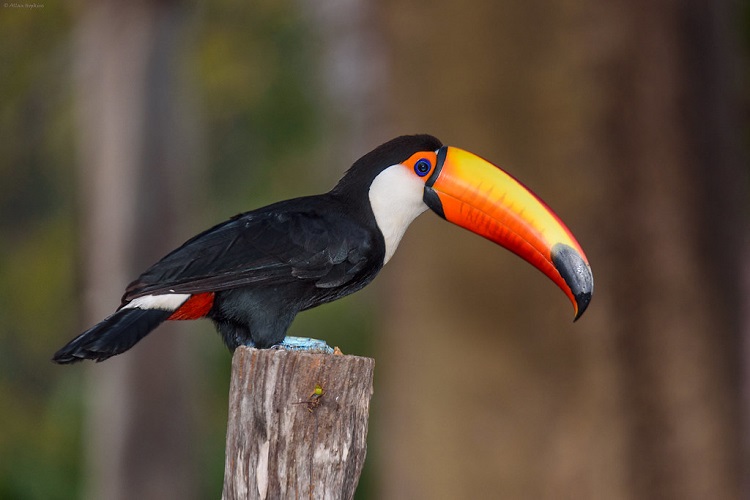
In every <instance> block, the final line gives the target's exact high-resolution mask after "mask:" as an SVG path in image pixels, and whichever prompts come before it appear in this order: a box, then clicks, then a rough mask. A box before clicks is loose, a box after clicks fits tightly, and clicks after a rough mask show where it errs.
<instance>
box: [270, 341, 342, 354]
mask: <svg viewBox="0 0 750 500" xmlns="http://www.w3.org/2000/svg"><path fill="white" fill-rule="evenodd" d="M271 349H287V350H289V351H305V352H321V353H326V354H333V348H332V347H331V346H329V345H328V344H326V342H325V340H318V339H311V338H308V337H286V338H284V340H282V341H281V342H280V343H278V344H276V345H274V346H273V347H271Z"/></svg>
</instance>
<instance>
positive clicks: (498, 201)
mask: <svg viewBox="0 0 750 500" xmlns="http://www.w3.org/2000/svg"><path fill="white" fill-rule="evenodd" d="M424 201H425V203H427V205H428V206H429V207H430V208H431V209H432V210H434V211H435V212H437V213H438V214H439V215H440V216H442V217H443V218H445V219H446V220H448V221H450V222H453V223H455V224H457V225H459V226H461V227H464V228H466V229H468V230H469V231H472V232H474V233H476V234H479V235H481V236H483V237H485V238H487V239H489V240H491V241H494V242H495V243H497V244H499V245H501V246H503V247H505V248H507V249H508V250H510V251H511V252H513V253H515V254H517V255H519V256H520V257H521V258H523V259H524V260H526V261H528V262H529V263H531V264H532V265H533V266H534V267H536V268H537V269H539V270H540V271H542V272H543V273H544V274H546V275H547V276H548V277H549V278H550V279H551V280H552V281H554V282H555V283H556V284H557V286H559V287H560V288H561V289H562V290H563V291H564V292H565V293H566V295H567V296H568V298H569V299H570V300H571V302H572V303H573V307H574V308H575V318H576V319H578V318H579V317H580V316H581V315H582V314H583V312H584V311H585V310H586V307H587V306H588V304H589V301H590V300H591V294H592V293H593V289H594V279H593V275H592V274H591V268H590V266H589V263H588V260H587V259H586V255H585V254H584V253H583V250H582V249H581V247H580V245H579V244H578V242H577V241H576V240H575V238H574V237H573V235H572V234H571V232H570V230H568V228H567V227H566V226H565V224H563V222H562V221H561V220H560V219H559V218H558V217H557V215H555V214H554V212H552V210H551V209H550V208H549V207H548V206H547V205H546V204H545V203H544V202H543V201H542V200H540V199H539V198H538V197H537V196H536V195H534V194H533V193H532V192H531V191H530V190H529V189H527V188H526V187H525V186H524V185H523V184H521V183H520V182H518V181H517V180H516V179H514V178H513V177H511V176H510V175H509V174H507V173H506V172H504V171H503V170H501V169H500V168H499V167H497V166H496V165H493V164H492V163H490V162H488V161H486V160H484V159H482V158H480V157H479V156H476V155H474V154H472V153H469V152H468V151H464V150H462V149H458V148H455V147H448V146H443V147H442V148H440V149H439V150H438V152H437V163H436V165H435V168H434V170H433V171H432V172H431V175H430V177H429V178H428V179H427V181H426V183H425V192H424Z"/></svg>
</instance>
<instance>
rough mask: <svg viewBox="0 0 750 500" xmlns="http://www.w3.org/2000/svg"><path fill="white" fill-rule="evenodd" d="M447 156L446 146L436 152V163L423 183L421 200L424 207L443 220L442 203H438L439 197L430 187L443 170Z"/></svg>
mask: <svg viewBox="0 0 750 500" xmlns="http://www.w3.org/2000/svg"><path fill="white" fill-rule="evenodd" d="M447 155H448V146H443V147H441V148H440V149H438V151H437V162H436V163H435V168H434V169H433V171H432V174H431V175H430V177H428V178H427V181H426V182H425V183H424V195H423V196H422V200H423V201H424V202H425V205H427V206H428V207H430V209H432V211H433V212H435V213H436V214H438V215H439V216H440V217H442V218H443V219H445V212H444V211H443V203H442V202H441V201H440V197H438V195H437V193H436V192H435V190H434V189H432V185H433V184H435V181H436V180H437V178H438V177H440V172H441V171H442V170H443V163H445V157H446V156H447Z"/></svg>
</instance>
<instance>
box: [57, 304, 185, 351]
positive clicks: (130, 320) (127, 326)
mask: <svg viewBox="0 0 750 500" xmlns="http://www.w3.org/2000/svg"><path fill="white" fill-rule="evenodd" d="M172 312H173V311H163V310H160V309H139V308H137V307H133V308H126V309H120V310H119V311H117V312H116V313H114V314H113V315H111V316H109V317H108V318H106V319H105V320H103V321H102V322H101V323H99V324H97V325H95V326H93V327H91V328H89V329H88V330H86V331H85V332H83V333H82V334H80V335H79V336H78V337H76V338H74V339H73V340H71V341H70V342H68V344H67V345H66V346H65V347H63V348H62V349H60V350H59V351H57V352H56V353H55V355H54V356H53V357H52V361H54V362H55V363H60V364H67V363H75V362H77V361H82V360H84V359H93V360H96V361H104V360H105V359H107V358H109V357H111V356H114V355H115V354H120V353H123V352H125V351H127V350H128V349H130V348H131V347H133V346H134V345H135V344H136V343H137V342H138V341H139V340H141V339H142V338H143V337H145V336H146V335H148V333H149V332H150V331H151V330H153V329H154V328H156V327H157V326H159V324H160V323H161V322H162V321H165V320H166V319H167V318H169V316H170V315H171V314H172Z"/></svg>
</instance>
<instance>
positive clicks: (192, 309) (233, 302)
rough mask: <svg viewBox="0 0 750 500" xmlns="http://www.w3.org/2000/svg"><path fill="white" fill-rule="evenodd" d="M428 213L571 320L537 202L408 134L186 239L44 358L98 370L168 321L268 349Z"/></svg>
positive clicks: (348, 287)
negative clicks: (316, 187) (541, 283)
mask: <svg viewBox="0 0 750 500" xmlns="http://www.w3.org/2000/svg"><path fill="white" fill-rule="evenodd" d="M427 209H431V210H432V211H433V212H435V213H437V214H438V215H439V216H440V217H442V218H443V219H445V220H447V221H449V222H452V223H454V224H457V225H459V226H462V227H464V228H466V229H468V230H469V231H472V232H474V233H476V234H478V235H480V236H483V237H485V238H487V239H489V240H491V241H493V242H495V243H497V244H499V245H501V246H503V247H505V248H507V249H508V250H510V251H512V252H514V253H516V254H517V255H519V256H520V257H522V258H523V259H525V260H526V261H528V262H529V263H531V264H532V265H533V266H535V267H536V268H538V269H539V270H540V271H541V272H542V273H544V274H545V275H547V277H548V278H549V279H551V280H552V281H553V282H554V283H555V284H557V286H559V287H560V288H561V289H562V290H563V292H565V294H566V295H567V296H568V298H569V299H570V301H571V302H572V303H573V307H574V309H575V319H578V318H579V317H580V316H581V314H583V312H584V311H585V310H586V307H587V306H588V304H589V301H590V300H591V294H592V292H593V287H594V282H593V275H592V273H591V268H590V266H589V263H588V260H587V258H586V256H585V254H584V253H583V250H582V249H581V247H580V245H579V244H578V243H577V242H576V240H575V238H574V237H573V235H572V234H571V232H570V231H569V230H568V229H567V228H566V226H565V225H564V224H563V223H562V221H561V220H560V219H559V218H558V217H557V216H556V215H555V214H554V213H553V212H552V210H551V209H550V208H549V207H548V206H547V205H546V204H545V203H544V202H542V201H541V200H540V199H539V198H538V197H537V196H535V195H534V194H533V193H532V192H531V191H530V190H529V189H527V188H526V187H524V185H523V184H521V183H520V182H519V181H517V180H516V179H515V178H513V177H512V176H511V175H509V174H508V173H506V172H504V171H503V170H501V169H500V168H499V167H497V166H495V165H494V164H492V163H490V162H489V161H487V160H485V159H483V158H481V157H479V156H477V155H474V154H472V153H469V152H468V151H464V150H462V149H459V148H456V147H453V146H444V145H443V144H442V143H441V142H440V141H439V140H438V139H436V138H435V137H433V136H431V135H407V136H401V137H397V138H395V139H393V140H391V141H389V142H386V143H385V144H383V145H381V146H379V147H377V148H375V149H374V150H373V151H371V152H369V153H367V154H366V155H365V156H363V157H362V158H360V159H359V160H357V161H356V162H355V163H354V164H353V165H352V166H351V168H350V169H349V170H348V171H347V172H346V173H345V175H344V176H343V177H342V178H341V180H340V181H339V182H338V183H337V184H336V186H335V187H334V188H333V189H332V190H331V191H329V192H328V193H325V194H321V195H316V196H306V197H301V198H295V199H291V200H286V201H281V202H278V203H274V204H271V205H268V206H266V207H263V208H258V209H256V210H252V211H249V212H245V213H241V214H239V215H237V216H235V217H232V218H231V219H229V220H227V221H225V222H223V223H220V224H218V225H216V226H214V227H212V228H210V229H208V230H206V231H204V232H202V233H200V234H198V235H197V236H195V237H193V238H191V239H189V240H188V241H186V242H185V243H184V244H183V245H182V246H180V247H179V248H177V249H176V250H174V251H172V252H171V253H169V254H167V255H166V256H165V257H164V258H162V259H161V260H160V261H158V262H157V263H156V264H154V265H153V266H151V267H150V268H149V269H147V270H146V271H145V272H144V273H143V274H141V275H140V276H139V277H138V279H136V280H135V281H133V282H132V283H130V285H128V287H127V288H126V290H125V294H124V295H123V297H122V302H121V304H120V306H119V308H118V309H117V310H116V311H115V312H114V313H113V314H112V315H110V316H109V317H107V318H105V319H104V320H103V321H101V322H100V323H99V324H97V325H95V326H93V327H92V328H90V329H88V330H86V331H85V332H83V333H82V334H80V335H79V336H77V337H76V338H74V339H73V340H71V341H70V342H69V343H68V344H67V345H65V346H64V347H63V348H61V349H60V350H59V351H57V353H55V355H54V357H53V361H55V362H57V363H74V362H76V361H81V360H83V359H93V360H96V361H103V360H105V359H107V358H109V357H111V356H114V355H116V354H120V353H122V352H125V351H127V350H128V349H130V348H131V347H133V346H134V345H135V344H136V343H137V342H138V341H139V340H141V339H142V338H143V337H144V336H146V335H147V334H148V333H149V332H151V331H152V330H153V329H155V328H156V327H157V326H158V325H159V324H161V323H162V322H164V321H168V320H189V319H198V318H209V319H211V320H212V321H213V322H214V323H215V325H216V328H217V330H218V332H219V333H220V335H221V336H222V338H223V340H224V342H225V344H226V345H227V347H228V348H229V349H230V350H234V349H235V348H236V347H237V346H240V345H249V346H254V347H257V348H269V347H272V346H276V345H279V344H280V343H282V341H283V340H284V338H285V336H286V332H287V329H288V328H289V326H290V325H291V323H292V320H293V319H294V317H295V316H296V315H297V313H299V312H300V311H304V310H306V309H310V308H312V307H315V306H318V305H321V304H325V303H327V302H331V301H333V300H336V299H339V298H341V297H344V296H346V295H349V294H351V293H354V292H356V291H358V290H360V289H361V288H363V287H364V286H366V285H368V284H369V283H370V282H371V281H372V280H373V279H374V278H375V276H376V275H377V274H378V272H380V270H381V269H382V268H383V266H384V265H385V264H386V263H387V262H388V261H389V260H390V259H391V257H393V254H394V252H395V251H396V247H397V246H398V244H399V242H400V241H401V238H402V236H403V235H404V232H405V231H406V228H407V227H408V226H409V224H411V222H412V221H413V220H414V219H415V218H416V217H417V216H419V215H420V214H421V213H423V212H425V211H426V210H427Z"/></svg>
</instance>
